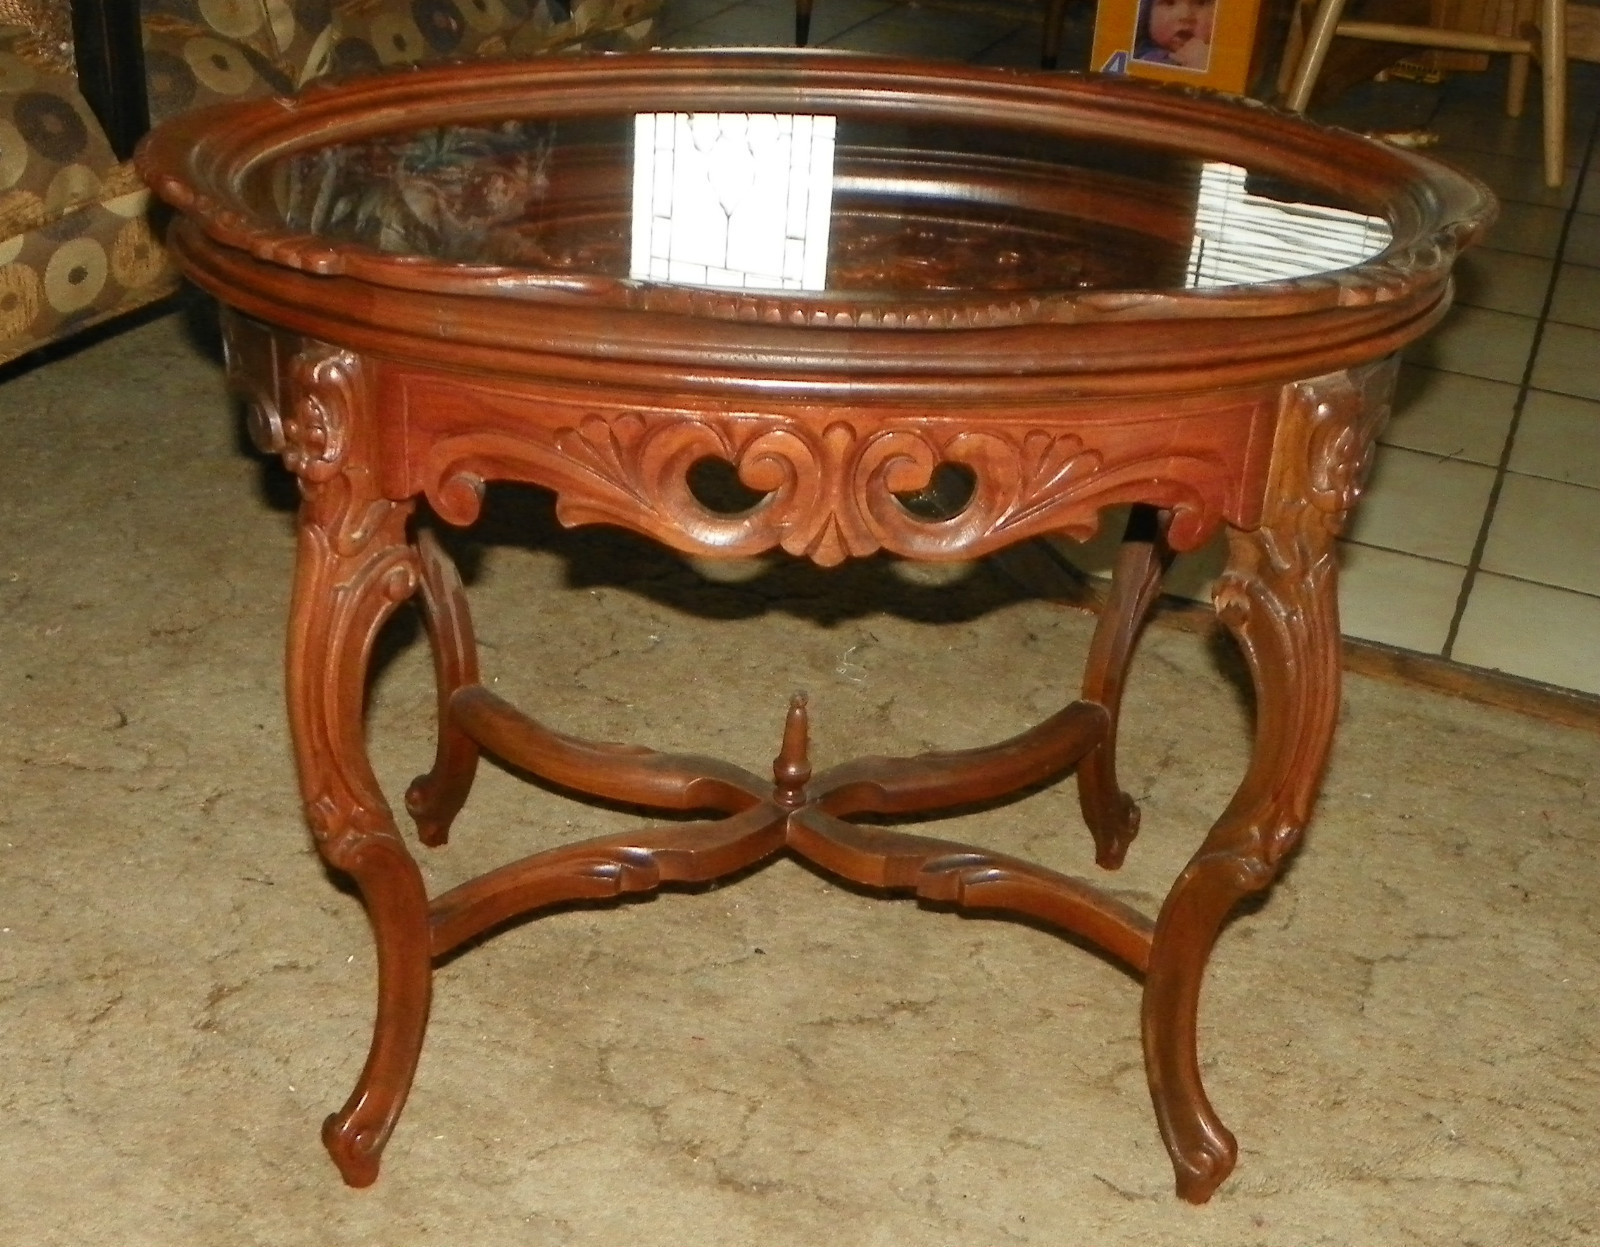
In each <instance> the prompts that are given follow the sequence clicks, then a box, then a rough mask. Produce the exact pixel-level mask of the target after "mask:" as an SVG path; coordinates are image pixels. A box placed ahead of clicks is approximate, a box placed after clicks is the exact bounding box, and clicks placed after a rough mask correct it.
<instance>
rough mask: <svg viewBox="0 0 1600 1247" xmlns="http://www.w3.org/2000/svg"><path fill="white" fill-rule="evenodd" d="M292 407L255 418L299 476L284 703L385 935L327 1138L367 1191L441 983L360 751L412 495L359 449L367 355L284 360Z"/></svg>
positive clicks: (350, 871) (403, 592)
mask: <svg viewBox="0 0 1600 1247" xmlns="http://www.w3.org/2000/svg"><path fill="white" fill-rule="evenodd" d="M285 388H286V393H287V396H288V400H289V407H290V409H289V414H288V416H287V418H285V419H283V420H282V421H281V422H279V421H278V420H277V418H276V416H275V414H269V416H268V417H267V418H266V419H265V420H262V421H258V424H260V425H264V426H265V427H266V429H267V436H266V441H267V442H268V444H269V445H272V444H273V443H276V446H275V447H274V448H276V449H279V450H281V452H282V454H283V458H284V462H285V464H286V465H287V466H288V467H289V468H290V470H291V471H293V472H294V473H295V474H296V475H297V476H298V477H299V478H300V487H301V494H302V503H301V508H300V520H299V537H298V541H299V545H298V554H297V562H296V569H295V584H294V601H293V605H292V607H291V613H290V620H289V647H288V701H289V721H290V728H291V732H292V734H293V738H294V751H295V762H296V765H297V768H298V771H299V778H300V790H301V796H302V798H303V800H304V803H305V810H306V819H307V821H308V822H309V824H310V826H311V831H312V834H313V836H314V838H315V840H316V844H317V848H318V850H319V851H320V852H321V854H322V857H323V859H324V860H325V861H327V863H328V864H329V865H330V866H332V867H334V868H335V869H337V870H340V871H342V872H344V873H345V874H347V875H349V876H350V877H351V878H352V879H353V880H354V881H355V884H356V887H357V888H358V889H359V890H360V893H361V898H362V900H363V902H365V904H366V908H367V914H368V917H369V918H370V920H371V922H372V927H373V933H374V936H375V938H376V942H377V961H378V1007H377V1018H376V1020H375V1023H374V1027H373V1039H372V1046H371V1049H370V1051H369V1052H368V1055H367V1062H366V1066H365V1068H363V1070H362V1071H361V1076H360V1078H359V1079H358V1080H357V1082H356V1087H355V1090H354V1091H353V1092H352V1093H351V1095H350V1098H349V1100H348V1101H347V1102H346V1104H345V1106H344V1107H343V1108H342V1109H341V1110H340V1111H339V1112H337V1113H336V1114H334V1115H333V1116H332V1117H330V1118H329V1119H328V1120H327V1122H326V1123H325V1125H324V1127H323V1135H322V1137H323V1142H324V1143H325V1144H326V1145H327V1148H328V1151H329V1153H330V1154H331V1155H332V1157H333V1160H334V1163H335V1164H336V1165H338V1167H339V1171H340V1173H342V1174H343V1175H344V1179H345V1181H346V1182H348V1183H350V1185H352V1186H366V1185H368V1184H369V1183H371V1182H372V1181H373V1180H374V1179H375V1178H376V1177H377V1176H378V1161H379V1157H380V1156H381V1154H382V1151H383V1147H384V1144H385V1143H386V1142H387V1141H388V1138H389V1134H390V1132H391V1131H392V1130H393V1128H394V1123H395V1120H396V1119H397V1118H398V1117H399V1115H400V1110H401V1108H402V1107H403V1106H404V1104H405V1099H406V1094H407V1092H409V1090H410V1088H411V1079H412V1075H413V1074H414V1072H415V1070H416V1065H417V1058H418V1056H419V1054H420V1053H421V1050H422V1035H423V1030H424V1028H425V1027H426V1025H427V1019H428V1000H429V993H430V990H431V984H432V963H431V960H430V957H429V932H428V902H427V895H426V892H425V890H424V887H423V882H422V877H421V875H420V873H419V872H418V870H417V866H416V863H415V862H414V861H413V859H412V857H411V854H410V852H409V850H407V848H406V846H405V844H404V842H403V841H402V840H401V838H400V836H399V833H398V831H397V830H396V827H395V821H394V816H393V815H392V814H391V812H390V810H389V807H388V804H387V803H386V802H385V801H384V799H383V795H382V793H381V792H380V791H379V788H378V784H377V780H376V779H375V777H374V776H373V773H372V767H371V764H370V763H369V761H368V759H367V749H366V741H365V732H364V727H363V716H362V710H363V707H364V704H365V700H366V680H367V668H368V662H369V659H370V656H371V653H372V646H373V641H374V640H375V639H376V637H377V635H378V632H379V631H380V630H381V628H382V627H383V624H384V622H385V621H386V620H387V619H388V618H389V616H390V615H392V614H393V613H394V610H395V608H396V607H397V606H399V604H400V603H402V602H404V601H405V600H406V599H407V598H409V597H410V596H411V595H412V594H413V593H414V592H415V591H416V588H417V584H418V576H419V573H418V560H417V555H416V552H415V550H414V549H413V548H412V547H411V546H410V545H409V544H408V542H407V538H406V522H407V520H408V518H409V516H410V513H411V509H412V504H411V503H410V502H394V501H390V500H387V499H385V498H383V497H381V496H380V495H379V493H378V491H377V489H376V487H375V484H374V482H373V478H372V472H371V469H370V462H371V461H370V455H369V452H368V448H367V447H366V446H365V445H364V444H363V438H364V437H365V436H366V433H365V429H366V423H365V421H364V420H363V419H362V416H361V411H360V406H359V405H360V404H362V403H365V402H367V401H368V395H367V391H366V386H365V385H364V384H363V380H362V370H361V364H360V361H359V360H358V359H357V358H356V357H354V356H353V355H350V354H349V353H347V352H340V351H335V350H333V349H331V348H327V347H321V346H317V345H312V346H309V347H307V348H306V349H305V350H303V351H301V352H300V354H299V355H297V356H296V357H295V358H294V360H293V361H292V362H291V363H290V365H289V369H288V377H287V385H286V387H285Z"/></svg>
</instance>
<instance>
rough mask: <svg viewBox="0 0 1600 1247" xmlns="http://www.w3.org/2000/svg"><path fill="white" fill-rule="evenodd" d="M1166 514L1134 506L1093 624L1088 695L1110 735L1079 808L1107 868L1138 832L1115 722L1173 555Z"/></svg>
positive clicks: (1087, 767)
mask: <svg viewBox="0 0 1600 1247" xmlns="http://www.w3.org/2000/svg"><path fill="white" fill-rule="evenodd" d="M1167 519H1168V517H1167V516H1166V515H1165V514H1164V513H1163V512H1160V511H1157V510H1156V509H1155V508H1153V507H1143V506H1141V507H1135V508H1134V509H1133V513H1132V514H1131V515H1130V516H1129V517H1128V531H1127V534H1126V535H1125V536H1124V538H1123V541H1122V547H1121V549H1120V550H1119V551H1118V554H1117V564H1116V569H1115V571H1114V572H1113V574H1112V578H1111V592H1110V594H1109V595H1108V596H1107V598H1106V603H1105V606H1104V608H1103V609H1102V610H1101V612H1100V620H1099V622H1098V623H1097V624H1096V625H1095V631H1094V640H1093V641H1092V642H1091V643H1090V646H1089V662H1088V665H1087V667H1086V668H1085V670H1084V677H1083V698H1084V700H1085V701H1090V702H1094V703H1096V704H1097V705H1100V706H1103V707H1105V711H1106V714H1107V715H1108V716H1109V720H1110V726H1109V729H1108V731H1107V732H1106V736H1105V739H1104V740H1103V741H1102V742H1101V743H1100V744H1099V745H1098V746H1096V748H1095V749H1094V751H1093V752H1092V753H1090V754H1089V755H1088V756H1087V757H1086V758H1084V760H1083V761H1082V763H1080V764H1079V766H1078V806H1079V808H1080V809H1081V810H1082V811H1083V821H1084V822H1085V823H1087V824H1088V827H1089V832H1090V834H1091V835H1092V836H1093V837H1094V860H1095V862H1096V863H1097V864H1098V865H1100V866H1101V867H1103V868H1104V869H1106V870H1115V869H1116V868H1117V867H1119V866H1121V865H1122V861H1123V858H1124V857H1126V856H1127V853H1128V847H1129V846H1130V845H1131V844H1132V843H1133V839H1134V837H1135V836H1137V835H1138V834H1139V806H1138V803H1137V802H1136V801H1134V799H1133V798H1132V797H1131V796H1129V795H1128V794H1127V793H1126V792H1124V791H1123V790H1122V787H1121V785H1120V784H1119V783H1118V782H1117V720H1118V716H1119V714H1120V712H1121V709H1122V689H1123V685H1124V683H1125V682H1126V680H1127V675H1128V664H1129V662H1130V661H1131V660H1132V658H1133V646H1134V642H1135V641H1136V640H1137V639H1138V636H1139V629H1140V627H1141V626H1142V625H1143V624H1144V621H1145V617H1146V616H1147V615H1148V614H1149V613H1150V608H1151V607H1152V606H1153V605H1154V604H1155V601H1156V599H1157V598H1158V597H1159V596H1160V594H1161V577H1162V574H1163V573H1164V572H1165V571H1166V567H1167V564H1168V563H1170V562H1171V561H1172V552H1171V550H1170V549H1168V547H1167V544H1166V535H1165V534H1166V526H1167Z"/></svg>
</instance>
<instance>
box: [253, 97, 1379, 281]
mask: <svg viewBox="0 0 1600 1247" xmlns="http://www.w3.org/2000/svg"><path fill="white" fill-rule="evenodd" d="M245 198H246V200H247V202H249V204H250V206H251V208H252V209H253V210H254V212H255V213H256V214H258V215H261V216H266V217H269V218H271V219H274V220H276V221H277V222H279V223H280V224H281V225H282V226H283V227H284V228H286V229H287V230H290V231H293V232H296V233H303V234H309V235H315V236H316V237H318V238H319V239H323V240H326V241H328V242H333V243H349V244H355V245H357V246H359V247H361V248H365V249H371V250H373V251H375V252H379V253H384V254H389V255H395V256H408V257H419V258H425V259H430V260H437V261H445V262H449V263H452V264H465V265H474V266H495V267H503V268H509V269H512V270H516V271H519V272H525V273H530V274H564V275H568V276H571V277H578V278H594V277H600V278H612V279H621V280H624V281H629V282H636V283H644V284H662V285H675V286H687V287H707V288H716V289H738V290H746V291H752V292H758V291H784V292H796V293H798V292H820V293H822V294H824V295H843V296H850V295H864V296H868V297H871V296H877V297H880V298H881V297H895V296H924V295H937V294H964V295H983V296H989V295H994V296H1023V295H1044V294H1050V293H1062V292H1073V291H1095V290H1158V291H1177V290H1200V289H1207V288H1216V287H1232V286H1247V285H1254V284H1259V283H1270V282H1280V281H1285V280H1291V279H1295V278H1300V277H1305V276H1309V275H1313V274H1321V273H1329V272H1333V271H1337V270H1341V269H1345V268H1348V267H1350V266H1353V265H1357V264H1360V263H1361V262H1363V261H1365V260H1368V259H1370V258H1372V257H1374V256H1377V255H1379V254H1381V253H1382V252H1383V251H1384V249H1385V248H1386V247H1388V246H1389V244H1390V242H1391V239H1392V231H1391V228H1390V225H1389V223H1388V222H1387V221H1386V220H1385V219H1384V218H1383V217H1381V216H1376V215H1373V214H1372V213H1371V212H1368V211H1363V210H1362V209H1361V207H1360V206H1359V205H1357V204H1356V203H1354V202H1352V201H1350V200H1348V199H1342V198H1341V197H1339V196H1337V195H1335V194H1331V193H1329V192H1328V191H1326V190H1322V189H1317V188H1313V187H1310V186H1306V185H1299V184H1296V183H1294V182H1292V181H1289V180H1286V179H1285V178H1283V177H1282V176H1278V175H1274V174H1272V173H1269V172H1266V171H1262V170H1252V169H1251V168H1248V167H1246V166H1244V165H1241V164H1237V163H1231V162H1229V161H1225V160H1216V159H1205V158H1202V157H1199V156H1195V155H1191V154H1186V153H1184V152H1182V151H1178V150H1163V149H1162V148H1161V147H1160V146H1156V145H1152V144H1149V143H1144V144H1138V143H1132V142H1124V141H1116V140H1111V139H1106V138H1092V137H1080V136H1075V135H1070V134H1062V133H1048V132H1038V131H1033V130H1029V129H1027V128H1020V127H1019V128H1000V127H994V126H990V125H978V124H974V125H952V124H949V123H948V122H946V121H936V122H929V123H918V122H916V121H914V120H897V119H889V120H886V119H883V118H881V117H876V116H871V115H866V116H852V115H848V114H842V113H839V114H836V113H820V112H805V113H785V112H751V113H739V112H724V111H718V112H698V113H691V112H650V113H632V112H626V113H623V112H619V113H612V114H594V115H580V116H563V117H555V118H545V119H537V118H535V119H526V118H525V119H519V120H508V121H504V122H497V123H491V124H470V125H442V126H430V127H426V128H420V129H409V130H408V129H401V130H397V131H391V132H386V133H379V134H372V135H367V136H363V137H359V138H356V139H353V140H351V141H345V142H336V143H328V144H324V145H317V146H310V147H304V148H301V149H299V150H297V151H294V152H292V153H291V154H288V155H286V156H282V157H278V158H275V159H272V160H268V161H265V162H262V163H261V164H259V165H257V166H256V167H255V169H254V170H252V172H251V175H250V177H249V179H248V182H247V186H246V188H245Z"/></svg>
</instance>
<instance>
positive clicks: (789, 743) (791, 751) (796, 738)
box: [772, 693, 811, 810]
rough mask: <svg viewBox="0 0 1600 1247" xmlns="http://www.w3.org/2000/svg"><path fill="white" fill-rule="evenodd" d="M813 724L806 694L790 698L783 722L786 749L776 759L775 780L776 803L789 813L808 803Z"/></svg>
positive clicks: (773, 774)
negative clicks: (808, 712)
mask: <svg viewBox="0 0 1600 1247" xmlns="http://www.w3.org/2000/svg"><path fill="white" fill-rule="evenodd" d="M810 736H811V721H810V719H809V718H808V717H807V716H806V695H805V694H804V693H796V694H795V695H794V696H793V697H791V698H790V699H789V713H788V714H787V715H785V716H784V720H783V747H782V748H780V749H779V750H778V756H777V757H776V758H774V759H773V760H772V779H773V782H774V783H775V784H776V785H777V787H776V789H775V790H774V791H773V800H775V801H776V802H777V803H778V804H779V805H780V806H782V807H783V808H784V809H786V810H798V809H799V808H800V807H801V806H802V805H804V804H805V803H806V784H807V783H809V782H810V780H811V758H810V756H809V751H810Z"/></svg>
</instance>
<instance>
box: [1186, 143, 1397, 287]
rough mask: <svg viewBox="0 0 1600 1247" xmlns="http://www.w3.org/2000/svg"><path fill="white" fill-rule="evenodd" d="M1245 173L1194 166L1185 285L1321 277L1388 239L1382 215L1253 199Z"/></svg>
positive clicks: (1223, 166) (1227, 167) (1234, 168)
mask: <svg viewBox="0 0 1600 1247" xmlns="http://www.w3.org/2000/svg"><path fill="white" fill-rule="evenodd" d="M1245 176H1246V171H1245V170H1244V169H1241V168H1240V167H1239V166H1238V165H1228V164H1219V163H1212V162H1208V163H1207V164H1206V165H1205V166H1203V167H1202V168H1201V170H1200V195H1199V200H1198V202H1197V204H1196V206H1195V221H1194V241H1193V243H1192V244H1191V245H1190V249H1189V273H1188V281H1187V282H1186V283H1185V284H1186V285H1188V286H1191V287H1205V286H1241V285H1248V284H1250V283H1253V282H1264V281H1282V280H1284V279H1285V278H1289V277H1304V276H1307V275H1308V274H1311V273H1326V272H1329V271H1331V270H1333V269H1340V268H1349V267H1350V266H1351V265H1352V264H1359V263H1360V262H1361V261H1362V260H1365V259H1367V258H1369V257H1370V256H1374V255H1377V254H1378V252H1380V251H1382V250H1383V249H1384V248H1385V247H1387V246H1388V245H1389V240H1390V238H1391V237H1392V235H1391V233H1390V231H1389V226H1388V224H1387V222H1385V221H1384V220H1383V219H1382V218H1381V217H1374V216H1367V215H1365V214H1364V213H1360V212H1350V211H1347V210H1345V209H1343V208H1325V207H1323V206H1321V205H1320V204H1290V203H1284V202H1282V201H1281V200H1277V199H1268V198H1266V197H1265V196H1262V195H1252V194H1250V193H1248V192H1247V191H1246V190H1245Z"/></svg>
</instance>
